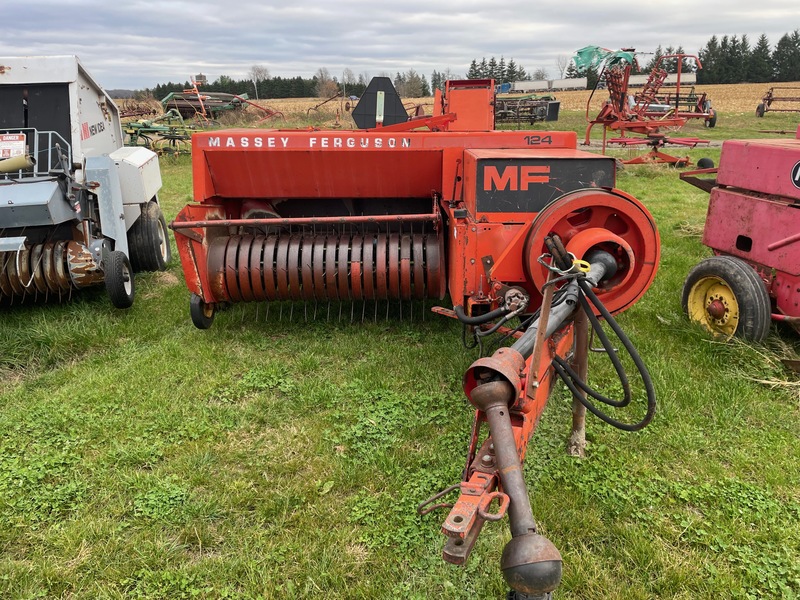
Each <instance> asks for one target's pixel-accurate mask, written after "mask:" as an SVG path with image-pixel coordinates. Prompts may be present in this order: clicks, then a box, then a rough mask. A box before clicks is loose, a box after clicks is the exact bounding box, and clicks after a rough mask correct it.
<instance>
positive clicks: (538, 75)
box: [531, 68, 547, 81]
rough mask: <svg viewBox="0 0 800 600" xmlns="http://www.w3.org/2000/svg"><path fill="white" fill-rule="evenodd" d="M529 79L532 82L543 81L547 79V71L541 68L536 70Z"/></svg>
mask: <svg viewBox="0 0 800 600" xmlns="http://www.w3.org/2000/svg"><path fill="white" fill-rule="evenodd" d="M531 79H533V80H534V81H543V80H545V79H547V69H543V68H539V69H536V70H535V71H534V72H533V75H531Z"/></svg>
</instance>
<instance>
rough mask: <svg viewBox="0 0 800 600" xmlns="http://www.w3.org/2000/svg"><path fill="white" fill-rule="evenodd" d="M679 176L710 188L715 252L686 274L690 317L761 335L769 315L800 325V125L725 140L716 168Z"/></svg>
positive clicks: (708, 236) (719, 330) (727, 330)
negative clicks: (788, 133)
mask: <svg viewBox="0 0 800 600" xmlns="http://www.w3.org/2000/svg"><path fill="white" fill-rule="evenodd" d="M708 175H716V178H715V179H709V178H707V176H708ZM681 177H682V178H683V179H684V180H686V181H688V182H689V183H691V184H693V185H695V186H697V187H699V188H701V189H703V190H705V191H707V192H710V194H711V197H710V199H709V203H708V213H707V215H706V223H705V228H704V230H703V244H705V245H706V246H708V247H709V248H711V250H712V251H713V252H714V256H713V257H711V258H707V259H705V260H704V261H702V262H701V263H700V264H698V265H697V266H695V267H694V268H693V269H692V270H691V271H690V272H689V275H688V276H687V278H686V282H685V284H684V287H683V296H682V302H683V309H684V311H685V312H686V313H687V314H688V315H689V317H690V319H691V320H692V321H694V322H697V323H699V324H701V325H702V326H703V327H705V328H706V329H708V330H709V331H710V332H712V333H714V334H715V335H717V336H719V337H722V338H725V339H730V338H731V337H733V336H734V335H736V336H739V337H742V338H744V339H747V340H753V341H761V340H763V339H764V338H765V337H766V336H767V334H768V333H769V329H770V322H771V321H779V322H784V323H787V324H788V325H790V326H791V327H793V328H794V329H795V330H796V331H798V332H800V127H798V128H797V135H796V138H795V139H789V140H786V139H770V140H727V141H725V142H723V144H722V154H721V155H720V163H719V168H716V169H714V168H711V169H701V170H698V171H690V172H686V173H682V174H681Z"/></svg>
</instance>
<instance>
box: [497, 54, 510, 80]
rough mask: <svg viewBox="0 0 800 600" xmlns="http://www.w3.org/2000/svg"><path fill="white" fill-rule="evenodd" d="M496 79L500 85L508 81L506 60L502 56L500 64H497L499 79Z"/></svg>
mask: <svg viewBox="0 0 800 600" xmlns="http://www.w3.org/2000/svg"><path fill="white" fill-rule="evenodd" d="M495 79H496V80H497V82H498V83H506V82H507V81H508V74H507V68H506V59H505V58H503V57H502V56H501V57H500V62H499V63H497V77H496V78H495Z"/></svg>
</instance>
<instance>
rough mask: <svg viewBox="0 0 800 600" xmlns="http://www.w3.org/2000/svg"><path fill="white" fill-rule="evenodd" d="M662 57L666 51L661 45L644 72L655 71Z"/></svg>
mask: <svg viewBox="0 0 800 600" xmlns="http://www.w3.org/2000/svg"><path fill="white" fill-rule="evenodd" d="M662 56H664V51H663V50H662V49H661V44H659V45H658V47H657V48H656V51H655V52H654V53H653V58H651V59H650V60H649V61H648V63H647V64H646V65H645V67H644V72H645V73H650V72H651V71H652V70H653V69H655V67H656V65H657V64H658V61H659V60H661V57H662ZM595 71H597V69H595ZM589 87H590V88H591V87H594V86H589Z"/></svg>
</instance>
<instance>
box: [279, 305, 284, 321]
mask: <svg viewBox="0 0 800 600" xmlns="http://www.w3.org/2000/svg"><path fill="white" fill-rule="evenodd" d="M280 307H281V309H280V310H281V312H280V314H279V315H278V321H283V302H281V303H280Z"/></svg>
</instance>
